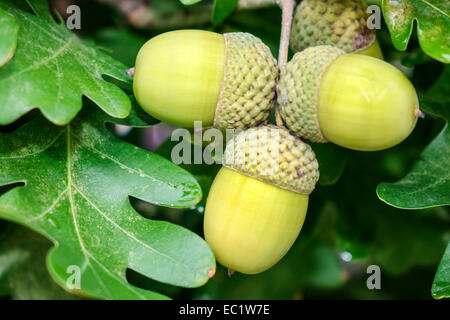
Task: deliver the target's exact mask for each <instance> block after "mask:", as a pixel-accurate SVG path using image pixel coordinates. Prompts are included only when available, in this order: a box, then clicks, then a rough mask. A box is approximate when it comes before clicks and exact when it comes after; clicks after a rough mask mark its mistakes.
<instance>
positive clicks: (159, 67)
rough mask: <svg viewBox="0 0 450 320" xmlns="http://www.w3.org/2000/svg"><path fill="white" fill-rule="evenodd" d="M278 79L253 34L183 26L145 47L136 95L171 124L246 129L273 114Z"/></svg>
mask: <svg viewBox="0 0 450 320" xmlns="http://www.w3.org/2000/svg"><path fill="white" fill-rule="evenodd" d="M277 77H278V68H277V65H276V61H275V59H274V57H273V56H272V53H271V52H270V49H269V48H268V47H267V46H266V45H265V44H264V43H263V42H262V41H261V40H260V39H258V38H257V37H255V36H253V35H251V34H249V33H242V32H235V33H227V34H224V35H221V34H218V33H214V32H209V31H202V30H178V31H172V32H167V33H163V34H160V35H158V36H156V37H154V38H152V39H150V40H149V41H148V42H147V43H145V44H144V46H143V47H142V48H141V49H140V51H139V53H138V56H137V59H136V66H135V75H134V94H135V96H136V99H137V101H138V103H139V104H140V106H141V107H142V108H143V109H144V110H145V111H147V112H148V113H149V114H150V115H152V116H153V117H155V118H157V119H160V120H162V121H165V122H168V123H171V124H175V125H178V126H181V127H187V128H192V127H193V126H194V121H202V124H203V126H204V127H208V126H212V125H214V127H216V128H218V129H221V130H224V129H244V128H248V127H252V126H255V125H258V124H260V123H262V122H264V120H266V119H267V117H268V116H269V112H270V109H271V108H272V106H273V103H274V98H275V85H276V80H277Z"/></svg>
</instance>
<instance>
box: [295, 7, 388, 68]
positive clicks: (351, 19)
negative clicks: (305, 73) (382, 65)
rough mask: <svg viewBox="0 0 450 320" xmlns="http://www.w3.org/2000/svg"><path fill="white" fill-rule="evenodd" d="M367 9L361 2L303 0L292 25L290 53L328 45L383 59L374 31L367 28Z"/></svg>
mask: <svg viewBox="0 0 450 320" xmlns="http://www.w3.org/2000/svg"><path fill="white" fill-rule="evenodd" d="M366 10H367V5H366V4H365V3H364V1H363V0H303V1H302V2H301V3H300V5H298V6H297V8H296V10H295V14H294V18H293V22H292V29H291V40H290V43H291V48H292V50H293V51H294V52H300V51H302V50H304V49H306V48H309V47H315V46H319V45H331V46H334V47H337V48H340V49H342V50H344V51H345V52H346V53H360V54H365V55H370V56H373V57H375V58H379V59H383V53H382V52H381V48H380V45H379V43H378V41H377V39H376V32H375V29H369V28H368V27H367V19H368V18H369V14H368V13H367V12H366Z"/></svg>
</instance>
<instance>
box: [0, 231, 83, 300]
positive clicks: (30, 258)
mask: <svg viewBox="0 0 450 320" xmlns="http://www.w3.org/2000/svg"><path fill="white" fill-rule="evenodd" d="M50 245H51V244H50V242H49V241H48V240H46V239H45V238H43V237H41V236H39V235H38V234H36V233H34V232H32V231H31V230H29V229H26V228H24V227H20V226H17V225H13V224H10V225H9V227H8V229H7V230H6V231H5V235H4V237H2V239H1V242H0V295H8V296H10V297H11V298H12V299H16V300H36V299H37V300H54V299H57V300H67V299H76V296H73V295H71V294H69V293H67V292H66V291H64V290H63V289H61V288H60V287H59V286H58V285H56V283H55V282H54V281H53V280H52V278H51V277H50V275H49V273H48V271H47V268H46V265H45V256H46V254H47V251H48V249H50ZM2 289H3V290H2Z"/></svg>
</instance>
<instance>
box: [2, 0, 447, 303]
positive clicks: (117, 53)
mask: <svg viewBox="0 0 450 320" xmlns="http://www.w3.org/2000/svg"><path fill="white" fill-rule="evenodd" d="M119 2H120V1H108V0H98V1H92V0H90V1H87V0H86V1H83V0H80V1H52V5H53V7H54V8H55V9H58V10H60V11H61V14H62V15H63V16H64V15H65V11H64V10H62V9H61V8H66V7H67V5H68V4H70V3H75V4H77V5H79V6H80V7H81V12H82V28H81V30H79V31H77V33H78V34H79V35H80V36H81V37H83V38H85V39H89V40H90V41H91V42H92V43H94V44H95V45H96V46H97V47H99V48H102V49H104V50H105V52H107V53H109V54H110V55H112V56H113V57H114V58H116V59H118V60H120V61H122V62H123V63H124V64H126V65H127V66H130V67H131V66H133V64H134V60H135V57H136V54H137V52H138V50H139V48H140V46H141V45H142V44H143V43H145V41H146V40H148V39H149V38H151V37H153V36H155V35H157V34H159V33H161V32H165V31H168V30H173V29H180V28H201V29H205V30H212V31H216V32H220V33H223V32H232V31H245V32H250V33H252V34H254V35H256V36H258V37H260V38H261V39H262V40H263V41H264V42H265V43H266V44H267V45H268V46H269V47H270V48H271V50H272V52H273V54H274V56H275V57H276V56H277V52H278V44H279V35H280V23H281V14H280V9H279V8H278V7H267V8H261V9H256V10H241V11H237V12H235V13H233V14H232V15H231V16H230V17H229V18H227V19H226V20H225V21H224V22H223V23H222V24H220V25H218V26H213V25H212V23H211V5H212V4H211V2H210V1H204V2H202V3H200V4H197V5H194V6H190V7H185V6H183V5H182V4H181V3H180V2H179V1H178V0H152V1H150V4H149V8H150V9H151V11H149V12H147V13H146V14H145V15H143V16H139V15H136V14H135V15H130V12H127V10H126V9H124V8H120V7H119V6H118V3H119ZM124 2H126V1H124ZM370 3H377V1H370ZM150 12H151V16H150V17H149V16H147V15H148V14H149V13H150ZM149 19H150V20H149ZM377 36H378V39H379V41H380V44H381V46H382V49H383V53H384V55H385V59H386V60H387V61H388V62H390V63H392V64H394V65H395V66H397V67H398V68H400V69H401V70H402V71H403V72H404V73H405V74H406V75H408V76H409V77H410V78H411V80H412V82H413V84H414V86H415V88H416V90H417V92H418V93H419V95H420V94H422V93H423V92H425V91H426V90H427V89H428V88H430V87H431V86H432V85H433V83H434V82H435V81H436V79H438V78H439V76H440V75H441V74H442V72H443V69H444V65H443V64H442V63H439V62H437V61H434V60H432V59H431V58H429V57H427V56H426V55H425V54H424V53H423V52H422V50H421V49H420V47H419V44H418V41H417V38H416V33H415V32H413V36H412V38H411V41H410V44H409V47H408V50H407V51H405V52H399V51H397V50H395V49H394V47H393V45H392V43H391V40H390V36H389V32H388V30H387V27H386V25H385V24H383V26H382V29H381V30H378V35H377ZM444 125H445V122H444V121H443V120H442V119H439V118H436V117H434V116H431V115H427V116H426V118H425V119H423V120H420V121H419V122H418V124H417V127H416V129H415V130H414V132H413V133H412V134H411V136H410V137H409V138H408V139H407V140H406V141H405V142H403V143H402V144H400V145H398V146H396V147H394V148H391V149H389V150H385V151H382V152H372V153H364V152H356V151H347V150H342V149H340V148H337V147H334V146H332V147H330V148H334V149H333V150H334V151H333V152H335V153H336V154H337V155H338V156H339V157H341V158H342V159H344V160H343V161H342V166H341V167H338V168H334V169H335V170H337V171H338V173H337V175H336V176H338V177H339V179H331V180H326V177H324V179H325V181H322V183H321V185H319V186H318V187H317V188H316V191H315V192H314V193H313V194H312V195H311V198H310V207H309V209H308V214H307V218H306V222H305V225H304V227H303V230H302V232H301V234H300V236H299V238H298V239H297V241H296V243H295V244H294V246H293V248H292V249H291V250H290V251H289V253H288V254H287V256H286V257H285V258H284V259H283V260H282V261H281V262H280V263H278V264H277V265H276V266H275V267H273V268H272V269H270V270H269V271H267V272H264V273H263V274H261V275H256V276H247V275H241V274H234V275H233V276H232V277H231V278H230V277H228V276H227V271H226V269H225V268H223V267H221V266H218V270H217V273H216V276H215V277H214V278H213V279H211V280H210V281H209V282H208V283H207V284H206V285H205V286H204V287H200V288H197V289H183V288H177V287H173V286H166V285H163V284H160V283H157V282H154V281H152V280H149V279H148V278H145V277H143V276H141V275H139V274H138V273H136V272H133V271H131V270H129V271H128V273H127V278H128V280H129V281H130V282H131V283H132V284H134V285H136V286H138V287H141V288H145V289H152V290H156V291H159V292H161V293H164V294H167V295H168V296H170V297H172V298H174V299H181V298H183V299H317V298H319V299H328V298H331V299H409V298H413V299H431V294H430V288H431V284H432V282H433V278H434V275H435V273H436V269H437V267H438V265H439V262H440V260H441V258H442V255H443V253H444V251H445V248H446V245H447V243H448V241H449V240H450V228H449V226H450V224H449V222H450V214H449V210H448V208H447V207H438V208H430V209H425V210H416V211H410V210H400V209H396V208H393V207H391V206H389V205H387V204H386V203H384V202H382V201H381V200H380V199H379V198H378V197H377V194H376V188H377V185H378V184H379V183H381V182H395V181H398V180H399V179H401V178H402V177H404V176H405V175H406V174H407V173H408V172H409V170H410V169H411V166H412V165H413V163H414V162H415V161H416V160H417V159H418V157H419V155H420V153H421V152H422V151H423V149H424V148H425V147H426V146H427V145H428V144H429V143H430V142H431V141H432V140H433V138H434V137H435V136H436V135H437V134H438V133H439V132H440V130H441V129H442V128H443V126H444ZM172 129H173V128H172V127H170V126H168V125H165V124H158V125H156V126H155V127H152V128H149V129H124V128H118V129H116V131H115V132H116V133H117V135H118V136H120V137H121V138H122V139H124V140H126V141H128V142H130V143H132V144H135V145H137V146H140V147H143V148H146V149H149V150H151V151H155V152H157V153H159V154H161V155H163V156H165V157H167V158H170V151H171V146H173V142H170V141H165V142H163V143H161V142H162V141H164V140H165V139H166V138H167V137H168V135H169V134H170V131H171V130H172ZM169 140H170V139H169ZM184 167H185V168H186V169H187V170H189V171H190V172H191V173H193V174H194V176H195V177H196V178H197V179H198V181H199V182H200V184H201V186H202V188H203V192H204V199H203V200H202V202H201V203H200V204H199V205H198V206H196V207H193V208H191V209H189V210H177V209H169V208H163V207H157V206H153V205H150V204H147V203H144V202H141V201H138V200H134V201H133V205H134V207H135V209H136V210H137V211H139V212H140V213H141V214H142V215H143V216H145V217H148V218H151V219H157V220H166V221H170V222H173V223H176V224H179V225H182V226H185V227H186V228H188V229H190V230H192V231H194V232H197V233H198V234H199V235H202V222H203V216H202V214H203V211H204V205H205V200H206V197H207V192H208V189H209V186H210V185H211V183H212V181H213V178H214V175H215V173H216V172H217V170H218V169H219V166H218V165H212V166H207V165H196V166H193V165H184ZM261 196H263V195H261ZM17 233H19V234H21V238H22V239H23V243H21V244H19V245H17V244H16V245H17V247H18V248H17V250H16V251H17V252H16V253H17V254H21V255H23V261H28V262H27V263H22V264H21V266H22V267H21V268H20V269H16V270H15V272H14V273H15V274H14V278H15V279H16V281H14V288H12V290H11V288H9V290H7V289H6V287H7V286H11V283H10V284H6V283H1V282H0V296H3V298H19V299H28V298H39V299H47V298H59V299H65V298H69V299H70V298H75V297H74V296H71V295H69V294H67V293H65V292H64V291H63V290H62V289H60V288H59V287H57V286H56V285H55V284H54V283H53V282H52V281H51V279H50V278H49V277H48V275H47V274H46V269H45V254H46V251H47V250H48V248H49V246H50V243H49V242H48V241H47V240H45V239H44V238H41V237H40V236H37V235H35V234H34V233H32V232H31V231H28V230H27V229H25V228H16V227H13V226H12V224H11V223H8V222H4V221H0V238H1V239H2V242H1V243H2V244H1V245H0V252H1V251H2V248H5V247H8V246H9V244H8V238H10V237H14V236H15V235H16V234H17ZM372 264H376V265H379V266H380V268H381V274H382V277H381V290H368V289H367V286H366V280H367V278H368V276H369V275H368V274H367V273H366V269H367V267H368V266H369V265H372ZM0 266H2V263H1V261H0ZM4 268H5V269H6V267H4ZM27 268H29V269H34V270H39V272H34V273H30V272H27ZM1 273H2V269H1V268H0V275H1ZM30 274H33V275H30ZM39 275H41V276H39ZM6 293H7V294H8V295H6Z"/></svg>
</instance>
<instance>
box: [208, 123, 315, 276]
mask: <svg viewBox="0 0 450 320" xmlns="http://www.w3.org/2000/svg"><path fill="white" fill-rule="evenodd" d="M318 179H319V170H318V162H317V160H316V157H315V154H314V151H313V150H312V149H311V147H310V146H309V145H307V144H306V143H304V142H303V141H301V140H300V139H298V138H297V137H295V136H293V135H291V134H290V133H289V131H288V130H286V129H284V128H279V127H275V126H271V125H269V126H260V127H257V128H251V129H248V130H246V131H243V132H241V133H239V134H238V135H236V136H234V137H233V139H232V140H230V141H229V142H228V143H227V146H226V149H225V153H224V156H223V167H222V168H221V169H220V171H219V173H218V174H217V176H216V178H215V179H214V182H213V184H212V186H211V190H210V192H209V194H208V199H207V202H206V208H205V220H204V234H205V239H206V241H207V242H208V244H209V245H210V246H211V248H212V250H213V252H214V255H215V257H216V259H217V261H218V262H219V263H221V264H222V265H224V266H226V267H228V268H229V269H231V270H235V271H239V272H241V273H246V274H256V273H260V272H263V271H265V270H267V269H269V268H270V267H271V266H273V265H274V264H275V263H277V262H278V261H279V260H280V259H281V258H282V257H283V256H284V255H285V254H286V252H287V251H288V250H289V248H290V247H291V246H292V244H293V243H294V241H295V239H296V238H297V236H298V234H299V232H300V230H301V228H302V226H303V222H304V220H305V217H306V212H307V208H308V200H309V194H310V193H311V192H312V191H313V190H314V188H315V185H316V182H317V180H318Z"/></svg>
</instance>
